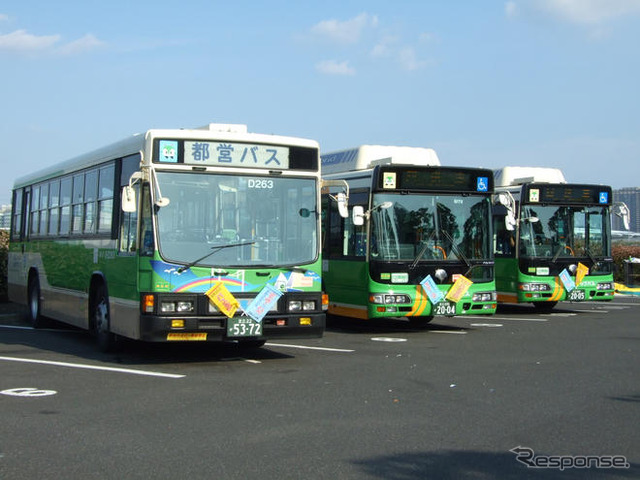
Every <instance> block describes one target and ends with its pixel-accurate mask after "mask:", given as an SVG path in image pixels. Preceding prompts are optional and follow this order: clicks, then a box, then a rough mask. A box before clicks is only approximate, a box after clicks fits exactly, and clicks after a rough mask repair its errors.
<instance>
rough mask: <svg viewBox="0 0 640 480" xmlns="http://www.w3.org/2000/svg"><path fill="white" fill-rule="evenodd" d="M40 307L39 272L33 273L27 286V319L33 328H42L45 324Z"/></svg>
mask: <svg viewBox="0 0 640 480" xmlns="http://www.w3.org/2000/svg"><path fill="white" fill-rule="evenodd" d="M40 307H41V303H40V281H39V280H38V275H37V274H32V275H30V276H29V283H28V286H27V319H28V320H29V323H30V324H31V326H32V327H33V328H41V327H42V326H43V325H44V320H43V318H42V315H41V314H40Z"/></svg>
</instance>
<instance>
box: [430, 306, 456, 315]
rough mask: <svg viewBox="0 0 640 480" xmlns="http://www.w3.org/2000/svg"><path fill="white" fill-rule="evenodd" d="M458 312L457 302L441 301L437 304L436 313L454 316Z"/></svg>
mask: <svg viewBox="0 0 640 480" xmlns="http://www.w3.org/2000/svg"><path fill="white" fill-rule="evenodd" d="M455 314H456V304H455V303H451V302H440V303H438V304H436V308H435V311H434V315H440V316H447V317H452V316H453V315H455Z"/></svg>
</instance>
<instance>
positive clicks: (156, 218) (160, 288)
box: [8, 124, 325, 350]
mask: <svg viewBox="0 0 640 480" xmlns="http://www.w3.org/2000/svg"><path fill="white" fill-rule="evenodd" d="M319 163H320V160H319V147H318V143H317V142H315V141H313V140H306V139H299V138H292V137H284V136H274V135H262V134H255V133H248V132H247V128H246V126H244V125H228V124H211V125H208V126H206V127H202V128H197V129H175V130H161V129H157V130H155V129H154V130H149V131H147V132H146V133H144V134H139V135H134V136H132V137H130V138H127V139H125V140H123V141H120V142H118V143H114V144H112V145H109V146H107V147H105V148H102V149H100V150H96V151H94V152H91V153H88V154H86V155H82V156H79V157H77V158H74V159H72V160H69V161H67V162H65V163H61V164H58V165H55V166H52V167H50V168H48V169H45V170H43V171H40V172H37V173H34V174H32V175H28V176H26V177H24V178H20V179H18V180H17V181H16V182H15V186H14V190H13V213H12V227H11V244H10V253H9V261H8V290H9V298H10V299H11V300H12V301H14V302H18V303H23V304H26V305H27V307H28V315H29V318H30V320H31V322H32V323H33V325H34V326H38V325H39V324H40V323H41V320H42V317H46V318H53V319H56V320H59V321H62V322H66V323H69V324H73V325H76V326H78V327H81V328H84V329H87V330H89V331H91V332H93V333H94V334H95V336H96V337H97V340H98V344H99V346H100V348H101V349H103V350H108V349H110V348H111V347H113V346H114V345H115V342H116V341H117V339H118V338H119V337H126V338H130V339H136V340H142V341H149V342H166V341H186V342H188V341H222V342H225V341H230V342H234V343H239V344H243V345H252V346H260V345H262V344H264V342H265V341H266V340H267V339H270V338H281V337H287V338H313V337H321V336H322V334H323V331H324V327H325V313H324V311H323V305H322V291H321V279H320V275H321V260H320V224H319V215H318V214H317V213H316V212H317V211H318V206H319V202H320V189H319V183H320V165H319Z"/></svg>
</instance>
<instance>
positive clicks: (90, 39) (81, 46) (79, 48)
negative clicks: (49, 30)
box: [56, 34, 104, 55]
mask: <svg viewBox="0 0 640 480" xmlns="http://www.w3.org/2000/svg"><path fill="white" fill-rule="evenodd" d="M103 45H104V42H102V41H100V40H98V39H97V38H96V37H94V36H93V35H91V34H87V35H85V36H84V37H82V38H79V39H78V40H74V41H73V42H69V43H67V44H65V45H62V46H61V47H60V48H58V49H57V51H56V53H59V54H61V55H76V54H79V53H84V52H88V51H89V50H93V49H94V48H97V47H101V46H103Z"/></svg>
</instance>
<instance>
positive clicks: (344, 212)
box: [336, 192, 349, 218]
mask: <svg viewBox="0 0 640 480" xmlns="http://www.w3.org/2000/svg"><path fill="white" fill-rule="evenodd" d="M336 202H337V203H338V213H339V214H340V216H341V217H342V218H347V217H348V216H349V207H348V204H347V195H346V194H345V193H342V192H340V193H338V194H337V195H336Z"/></svg>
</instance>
